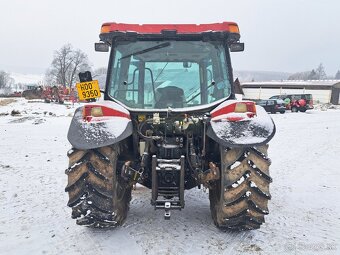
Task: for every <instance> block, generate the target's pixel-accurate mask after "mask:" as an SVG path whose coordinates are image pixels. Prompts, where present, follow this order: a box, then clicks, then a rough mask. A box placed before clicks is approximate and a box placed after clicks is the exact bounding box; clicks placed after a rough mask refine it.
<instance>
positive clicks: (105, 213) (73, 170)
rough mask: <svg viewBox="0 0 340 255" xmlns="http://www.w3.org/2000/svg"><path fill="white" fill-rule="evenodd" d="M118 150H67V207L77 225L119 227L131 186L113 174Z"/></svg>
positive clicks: (116, 148) (108, 147)
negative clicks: (69, 208) (70, 210)
mask: <svg viewBox="0 0 340 255" xmlns="http://www.w3.org/2000/svg"><path fill="white" fill-rule="evenodd" d="M118 153H119V147H118V146H116V145H114V146H106V147H101V148H97V149H91V150H77V149H71V150H70V151H69V152H68V153H67V155H68V157H69V167H68V169H66V171H65V173H66V174H67V176H68V184H67V186H66V188H65V191H66V192H68V194H69V201H68V204H67V205H68V206H69V207H71V208H72V218H74V219H77V224H78V225H86V226H92V227H98V228H104V227H115V226H119V225H122V224H123V223H124V221H125V219H126V216H127V212H128V210H129V203H130V200H131V187H129V186H127V185H126V183H125V182H124V180H123V179H122V178H121V177H120V176H119V175H117V174H116V165H117V158H118Z"/></svg>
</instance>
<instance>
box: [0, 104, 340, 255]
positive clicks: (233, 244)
mask: <svg viewBox="0 0 340 255" xmlns="http://www.w3.org/2000/svg"><path fill="white" fill-rule="evenodd" d="M0 100H2V99H0ZM68 107H70V108H68ZM13 109H16V110H18V111H20V112H21V113H22V114H21V116H11V115H6V116H4V115H3V116H0V144H1V146H0V155H1V156H0V172H1V178H0V187H1V188H0V206H1V209H0V254H6V255H7V254H136V255H138V254H339V253H340V235H339V233H340V216H339V211H340V199H339V192H340V185H339V177H340V170H339V165H340V157H339V155H340V132H339V130H340V110H335V109H328V110H327V111H321V110H311V111H307V112H306V113H290V112H288V113H286V114H275V115H271V116H272V118H273V119H274V121H275V124H276V128H277V133H276V135H275V137H274V138H273V140H272V141H271V142H270V146H269V157H270V158H271V160H272V165H271V169H270V171H271V175H272V177H273V183H272V185H271V195H272V200H271V201H270V203H269V211H270V214H269V215H268V216H267V217H266V223H265V224H264V225H263V226H262V227H261V229H259V230H254V231H248V232H231V231H226V232H224V231H221V230H218V229H217V228H216V227H215V226H214V224H213V221H212V219H211V216H210V210H209V200H208V194H206V193H204V192H203V191H202V190H198V189H193V190H190V191H186V192H185V201H186V206H185V208H184V209H183V210H182V211H173V212H172V218H171V220H169V221H165V220H164V219H163V216H164V211H162V210H157V211H155V210H154V208H153V207H152V206H151V205H150V199H151V191H150V190H149V189H146V188H144V187H141V186H137V189H136V190H134V191H133V199H132V201H131V207H130V211H129V214H128V219H127V221H126V222H125V224H124V225H123V226H122V227H119V228H117V229H111V230H96V229H91V228H86V227H81V226H77V225H76V224H75V221H74V220H73V219H71V217H70V215H71V209H70V208H68V207H67V206H66V203H67V200H68V196H67V194H66V193H65V192H64V188H65V186H66V183H67V177H66V175H65V174H64V171H65V169H66V168H67V167H68V160H67V156H66V152H67V151H68V150H69V149H70V145H69V143H68V141H67V139H66V135H67V131H68V126H69V124H70V122H71V119H72V118H71V116H72V112H73V111H74V109H75V108H72V106H65V105H58V104H44V103H42V102H34V103H27V101H25V100H22V99H19V100H18V101H17V102H14V103H10V104H8V105H6V106H2V105H1V104H0V113H1V112H2V113H3V112H7V113H8V112H9V113H10V112H11V111H12V110H13ZM45 111H47V112H48V113H49V112H51V113H52V114H51V115H50V114H44V112H45ZM35 112H36V113H35ZM25 117H30V118H26V119H22V118H25ZM20 119H21V120H20ZM37 119H38V120H39V119H42V120H44V121H42V122H41V123H38V124H36V125H34V122H35V121H36V120H37ZM18 120H20V121H18Z"/></svg>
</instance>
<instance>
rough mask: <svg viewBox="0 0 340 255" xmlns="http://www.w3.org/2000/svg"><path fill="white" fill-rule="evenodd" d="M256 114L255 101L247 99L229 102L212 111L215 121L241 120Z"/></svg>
mask: <svg viewBox="0 0 340 255" xmlns="http://www.w3.org/2000/svg"><path fill="white" fill-rule="evenodd" d="M255 116H256V105H255V102H251V101H245V102H236V103H231V104H228V105H226V106H224V107H221V108H220V109H217V110H216V111H213V112H212V113H211V117H212V120H213V121H220V120H228V121H240V120H246V119H249V118H253V117H255Z"/></svg>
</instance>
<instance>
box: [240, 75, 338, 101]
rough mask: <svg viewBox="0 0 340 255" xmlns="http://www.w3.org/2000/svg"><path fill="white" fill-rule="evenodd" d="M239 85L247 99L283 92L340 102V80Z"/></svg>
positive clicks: (264, 97)
mask: <svg viewBox="0 0 340 255" xmlns="http://www.w3.org/2000/svg"><path fill="white" fill-rule="evenodd" d="M241 87H242V89H243V92H244V97H245V98H247V99H267V98H269V97H271V96H275V95H283V94H312V95H313V100H314V102H315V103H332V104H340V80H311V81H291V80H288V81H268V82H245V83H242V84H241Z"/></svg>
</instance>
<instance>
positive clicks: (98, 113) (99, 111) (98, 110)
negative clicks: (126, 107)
mask: <svg viewBox="0 0 340 255" xmlns="http://www.w3.org/2000/svg"><path fill="white" fill-rule="evenodd" d="M91 116H93V117H102V116H103V110H102V108H101V107H100V106H98V107H93V108H91Z"/></svg>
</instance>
